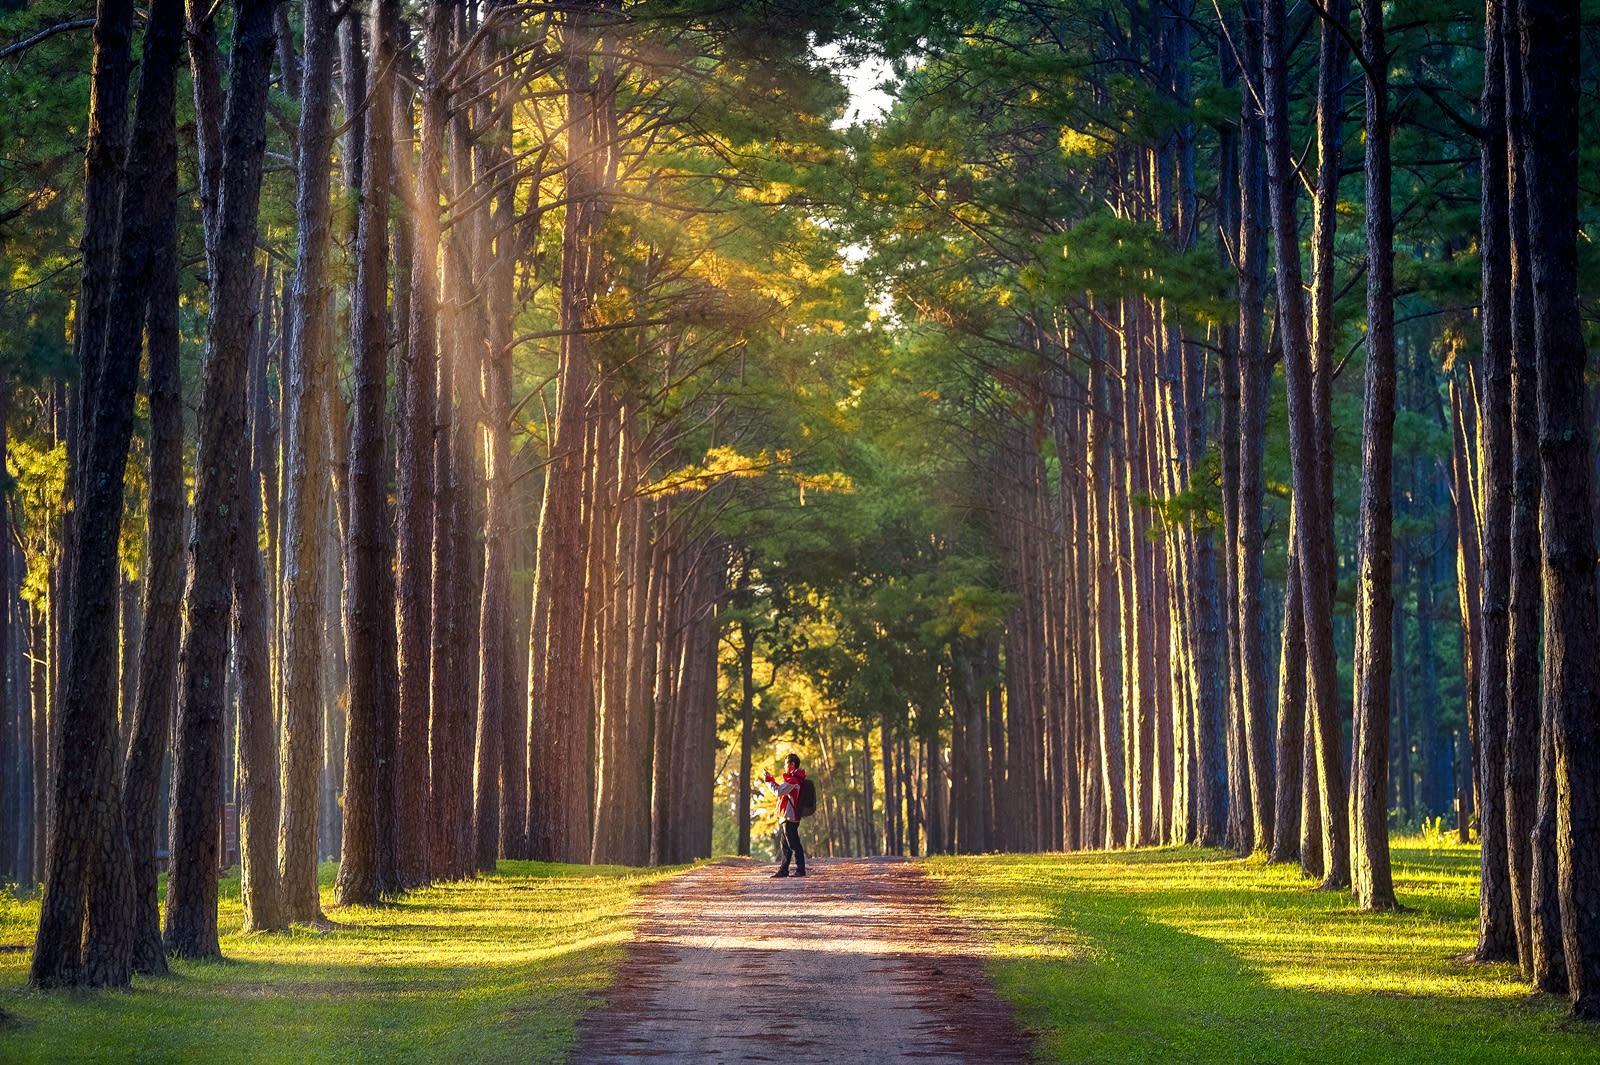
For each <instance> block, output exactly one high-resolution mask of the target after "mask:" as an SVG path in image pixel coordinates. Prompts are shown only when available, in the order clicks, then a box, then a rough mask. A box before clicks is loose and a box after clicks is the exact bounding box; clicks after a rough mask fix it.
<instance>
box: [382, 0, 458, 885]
mask: <svg viewBox="0 0 1600 1065" xmlns="http://www.w3.org/2000/svg"><path fill="white" fill-rule="evenodd" d="M450 10H451V5H450V3H449V2H448V0H431V2H430V5H429V9H428V38H429V40H430V42H431V43H430V46H429V47H428V49H427V57H426V61H425V63H426V65H425V67H424V70H423V87H422V132H421V151H420V154H419V158H418V160H417V167H416V177H415V181H414V183H412V184H411V185H410V188H411V192H412V195H411V198H410V203H409V207H410V214H411V218H410V221H411V227H410V228H411V237H410V240H411V263H410V265H411V276H410V278H409V285H408V288H409V292H408V310H409V321H408V323H407V344H408V351H407V355H408V357H407V358H406V359H405V360H404V362H403V363H402V364H401V367H402V374H401V376H402V379H403V384H402V385H401V387H400V391H401V395H400V397H399V399H398V401H397V407H398V408H399V410H398V415H399V416H398V421H399V427H398V433H399V446H398V453H399V454H398V458H399V474H398V481H399V484H398V493H397V502H398V512H397V516H396V522H397V525H398V528H399V534H398V545H397V559H396V569H395V581H396V598H397V600H398V603H397V605H398V607H399V655H400V658H399V671H400V672H399V708H400V804H399V805H400V819H399V824H400V826H401V835H400V840H399V846H400V877H401V880H402V882H403V884H404V886H406V887H416V886H419V885H421V884H425V883H427V882H428V880H429V879H431V878H432V876H433V875H434V868H435V856H434V854H433V846H432V835H431V818H432V808H433V804H432V786H431V769H430V758H429V745H430V733H429V728H430V722H429V714H430V707H431V699H432V691H433V689H432V684H433V670H434V669H435V668H440V667H441V664H440V663H437V662H434V661H433V623H434V620H435V619H434V616H433V564H434V547H433V511H434V501H433V496H434V489H435V485H434V463H433V455H434V436H435V421H436V412H435V407H434V393H435V389H436V387H437V380H436V379H437V375H438V305H439V259H438V248H439V173H440V169H441V167H442V165H443V161H444V122H445V115H444V102H443V99H442V98H441V93H442V91H443V90H442V88H441V87H440V86H439V84H438V83H439V79H440V78H441V77H442V76H443V74H444V70H443V64H444V63H445V61H446V60H447V58H448V56H447V52H448V48H447V42H448V41H449V30H450ZM409 116H410V110H409V108H406V109H400V108H397V109H396V114H395V119H396V122H397V123H399V124H402V125H403V126H404V128H406V129H408V130H409V127H410V118H409ZM408 138H409V134H408ZM397 140H399V141H400V146H399V147H397V153H398V155H399V156H400V159H401V160H402V162H401V163H400V164H399V169H405V164H406V163H409V161H410V154H411V153H410V152H409V151H408V150H404V146H405V145H407V144H409V139H405V140H400V139H399V138H398V137H397Z"/></svg>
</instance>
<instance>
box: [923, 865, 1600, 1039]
mask: <svg viewBox="0 0 1600 1065" xmlns="http://www.w3.org/2000/svg"><path fill="white" fill-rule="evenodd" d="M1394 858H1395V865H1396V878H1397V888H1398V890H1399V892H1400V894H1401V897H1402V900H1403V901H1404V902H1405V903H1406V905H1407V906H1408V907H1410V909H1409V910H1408V911H1407V912H1404V913H1399V914H1367V913H1361V912H1359V911H1357V910H1355V909H1354V908H1353V907H1352V906H1351V903H1350V899H1349V896H1348V895H1346V894H1344V893H1341V892H1334V893H1316V892H1313V891H1311V890H1310V886H1309V884H1308V883H1307V882H1306V881H1304V880H1302V879H1300V877H1299V876H1298V870H1292V869H1284V868H1280V867H1269V866H1266V865H1264V864H1262V863H1261V862H1260V861H1259V860H1248V859H1245V860H1241V859H1238V858H1234V857H1233V856H1231V855H1222V854H1219V853H1215V852H1212V853H1200V852H1195V851H1192V850H1149V851H1136V852H1131V853H1123V854H1116V855H1093V856H1090V855H1073V856H1070V857H1065V858H1063V857H1061V856H1043V857H1041V856H1029V857H1022V858H1010V857H987V858H977V859H955V860H949V861H940V862H936V863H934V870H935V872H936V873H937V874H938V875H942V876H944V877H946V878H947V885H948V888H949V892H950V897H951V899H952V901H953V903H954V905H955V906H956V908H957V909H958V910H959V911H960V912H962V913H965V914H968V915H971V916H973V917H975V918H977V919H979V920H980V921H984V922H986V923H989V924H990V925H991V926H992V927H995V928H997V929H999V931H998V935H999V937H1000V939H1001V943H1000V945H999V948H998V955H999V958H998V960H997V961H996V962H995V963H994V965H993V967H992V968H993V971H994V974H995V978H996V982H997V984H998V986H999V987H1000V989H1001V991H1002V992H1003V993H1004V994H1006V996H1007V997H1009V998H1011V999H1012V1000H1013V1001H1014V1002H1015V1003H1016V1005H1017V1008H1018V1016H1019V1018H1020V1019H1021V1020H1022V1022H1023V1023H1025V1024H1027V1025H1029V1026H1030V1027H1031V1028H1033V1029H1034V1030H1035V1031H1037V1032H1038V1033H1039V1034H1040V1044H1041V1053H1042V1056H1043V1057H1044V1058H1045V1059H1046V1060H1051V1061H1063V1062H1105V1063H1113V1062H1115V1063H1123V1062H1128V1063H1141V1062H1144V1063H1160V1065H1180V1063H1197V1065H1200V1063H1213V1062H1215V1063H1221V1062H1229V1063H1235V1062H1316V1063H1318V1065H1325V1063H1345V1062H1348V1063H1350V1065H1358V1063H1359V1065H1368V1063H1401V1062H1406V1063H1410V1062H1417V1063H1422V1062H1428V1063H1432V1062H1452V1063H1455V1062H1481V1063H1484V1065H1489V1063H1495V1065H1501V1063H1509V1062H1537V1063H1545V1062H1548V1063H1552V1065H1553V1063H1556V1062H1561V1063H1573V1062H1579V1061H1600V1030H1596V1029H1594V1028H1591V1027H1589V1026H1584V1025H1580V1024H1577V1023H1576V1022H1571V1021H1568V1020H1567V1019H1566V1018H1565V1013H1564V1003H1562V1002H1559V1001H1557V1000H1553V999H1549V998H1545V997H1531V996H1529V995H1528V994H1527V992H1526V988H1525V987H1524V986H1523V985H1521V984H1520V983H1518V982H1517V980H1516V974H1515V970H1514V969H1513V968H1512V967H1510V966H1504V965H1499V966H1481V965H1471V964H1464V963H1462V962H1459V961H1457V960H1455V959H1456V958H1457V957H1458V956H1459V955H1460V954H1462V953H1464V952H1465V951H1466V950H1467V949H1470V947H1471V945H1472V941H1473V938H1474V936H1475V934H1476V906H1475V901H1474V900H1475V898H1476V891H1477V884H1476V877H1475V875H1470V874H1473V873H1474V872H1475V862H1476V853H1475V852H1469V851H1466V850H1464V849H1463V850H1460V851H1458V852H1457V851H1452V852H1445V853H1430V852H1427V851H1425V850H1423V849H1421V848H1406V847H1399V848H1396V849H1395V854H1394Z"/></svg>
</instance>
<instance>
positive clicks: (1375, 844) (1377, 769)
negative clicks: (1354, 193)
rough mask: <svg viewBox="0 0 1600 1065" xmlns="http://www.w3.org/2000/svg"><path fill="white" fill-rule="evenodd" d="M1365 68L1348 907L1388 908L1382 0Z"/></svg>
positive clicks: (1370, 0)
mask: <svg viewBox="0 0 1600 1065" xmlns="http://www.w3.org/2000/svg"><path fill="white" fill-rule="evenodd" d="M1361 51H1362V53H1363V59H1364V63H1365V66H1366V74H1367V76H1366V79H1365V84H1366V96H1367V107H1366V118H1365V122H1364V125H1363V131H1364V133H1365V138H1364V139H1365V143H1366V163H1365V168H1364V169H1365V171H1366V192H1367V196H1366V202H1367V369H1366V399H1365V403H1364V404H1363V408H1362V419H1361V426H1362V432H1361V444H1362V446H1361V459H1362V461H1361V539H1360V551H1359V553H1360V572H1359V575H1358V579H1357V596H1356V653H1355V674H1356V694H1355V733H1354V740H1353V742H1354V746H1355V762H1354V764H1355V781H1354V783H1353V785H1352V787H1353V790H1352V793H1351V795H1352V804H1351V808H1350V828H1351V832H1352V840H1351V859H1352V863H1353V869H1352V877H1353V886H1354V889H1355V896H1356V902H1357V904H1358V905H1360V906H1361V908H1362V909H1366V910H1388V909H1393V908H1394V905H1395V901H1394V882H1393V878H1392V877H1391V875H1390V872H1389V714H1390V710H1391V708H1390V705H1389V691H1390V682H1391V677H1390V672H1391V670H1392V668H1393V664H1394V663H1393V654H1394V632H1393V629H1394V616H1393V615H1394V584H1393V581H1392V580H1391V572H1390V570H1391V567H1392V564H1393V554H1394V547H1393V542H1394V406H1395V398H1394V390H1395V364H1394V211H1393V206H1392V204H1391V202H1390V188H1389V186H1390V165H1389V131H1390V123H1389V76H1388V70H1389V53H1388V50H1387V46H1386V45H1385V43H1384V33H1383V5H1382V3H1381V0H1361Z"/></svg>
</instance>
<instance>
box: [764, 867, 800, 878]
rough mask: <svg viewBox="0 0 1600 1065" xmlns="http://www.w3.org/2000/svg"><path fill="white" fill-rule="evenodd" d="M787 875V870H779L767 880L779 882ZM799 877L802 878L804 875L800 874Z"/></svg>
mask: <svg viewBox="0 0 1600 1065" xmlns="http://www.w3.org/2000/svg"><path fill="white" fill-rule="evenodd" d="M788 875H789V870H787V869H779V870H778V871H777V872H776V873H773V874H772V876H771V877H769V878H768V879H771V880H781V879H782V878H784V877H786V876H788ZM800 875H801V876H804V875H805V874H804V873H801V874H800Z"/></svg>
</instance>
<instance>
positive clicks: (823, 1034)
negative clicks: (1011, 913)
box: [572, 858, 1029, 1065]
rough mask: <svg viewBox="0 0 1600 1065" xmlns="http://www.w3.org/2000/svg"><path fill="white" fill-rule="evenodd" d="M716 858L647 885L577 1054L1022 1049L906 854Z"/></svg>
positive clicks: (856, 1059) (660, 1057)
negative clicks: (788, 866) (802, 859)
mask: <svg viewBox="0 0 1600 1065" xmlns="http://www.w3.org/2000/svg"><path fill="white" fill-rule="evenodd" d="M771 871H772V870H771V867H770V866H765V865H757V864H756V863H754V862H747V861H745V862H740V861H734V862H724V863H719V864H716V865H710V866H705V867H703V868H701V869H697V870H694V871H693V872H690V873H686V874H684V875H682V876H677V877H673V878H671V879H670V880H667V881H665V882H663V883H662V884H660V885H657V886H656V887H655V888H653V889H651V891H650V892H649V893H647V895H646V897H645V899H644V900H643V903H642V905H643V911H642V915H641V916H642V920H641V922H640V926H639V932H638V935H637V937H636V938H635V940H634V943H633V945H632V946H631V947H630V948H629V952H628V957H627V959H626V961H625V962H624V963H623V968H622V971H621V973H620V974H619V977H618V983H617V986H616V987H614V988H613V989H612V990H611V991H610V992H609V993H608V995H607V999H608V1004H607V1005H606V1006H605V1007H604V1008H602V1009H599V1010H596V1011H594V1012H593V1013H592V1014H590V1016H589V1018H588V1019H587V1020H586V1021H585V1023H584V1026H583V1030H582V1033H581V1035H580V1039H579V1046H578V1049H577V1051H576V1052H575V1053H574V1055H573V1057H572V1060H573V1061H574V1062H578V1063H581V1065H601V1063H625V1062H651V1063H652V1065H669V1063H670V1065H712V1063H718V1062H728V1063H731V1062H761V1061H771V1062H814V1063H817V1065H888V1063H895V1062H917V1063H919V1065H957V1063H974V1062H1022V1061H1025V1060H1026V1059H1027V1052H1028V1048H1029V1044H1028V1041H1027V1039H1026V1038H1025V1037H1024V1036H1023V1034H1022V1033H1021V1032H1020V1031H1018V1029H1017V1027H1016V1025H1015V1024H1014V1023H1013V1022H1012V1019H1011V1014H1010V1011H1009V1009H1008V1007H1007V1006H1006V1005H1005V1003H1004V1002H1002V1001H1001V1000H1000V999H999V998H997V997H996V995H995V993H994V991H993V989H992V988H991V987H990V985H989V981H988V979H987V977H986V976H985V974H984V971H983V960H982V951H981V948H980V947H979V946H978V945H977V941H976V939H975V938H974V937H973V936H972V934H971V932H970V930H968V929H966V928H965V927H963V926H962V925H961V924H960V923H959V922H958V921H956V920H955V919H954V918H953V917H951V916H950V915H949V914H948V913H947V912H945V910H944V909H943V907H942V906H941V905H940V904H939V900H938V898H937V893H936V891H935V888H934V885H933V884H932V882H930V881H929V880H927V879H926V878H925V877H923V875H922V874H921V872H920V871H919V870H918V868H917V866H916V865H915V863H912V862H908V861H904V860H896V859H887V858H862V859H848V860H843V859H841V860H832V861H829V860H821V861H814V862H813V863H812V867H811V872H812V874H813V875H812V876H808V877H806V878H805V879H803V880H802V879H794V878H790V879H788V880H772V879H769V877H768V874H769V873H770V872H771Z"/></svg>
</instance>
